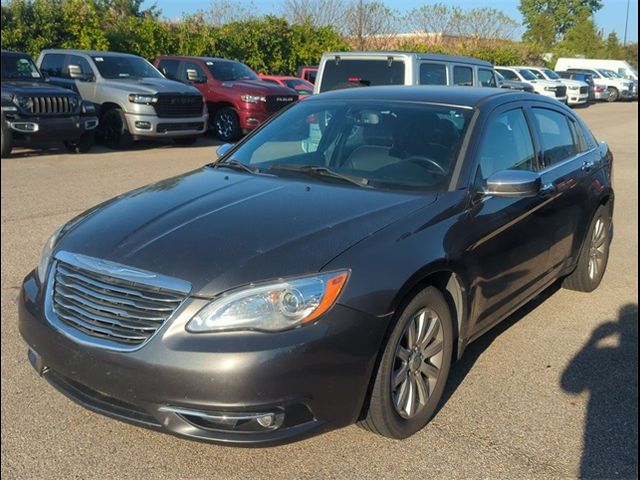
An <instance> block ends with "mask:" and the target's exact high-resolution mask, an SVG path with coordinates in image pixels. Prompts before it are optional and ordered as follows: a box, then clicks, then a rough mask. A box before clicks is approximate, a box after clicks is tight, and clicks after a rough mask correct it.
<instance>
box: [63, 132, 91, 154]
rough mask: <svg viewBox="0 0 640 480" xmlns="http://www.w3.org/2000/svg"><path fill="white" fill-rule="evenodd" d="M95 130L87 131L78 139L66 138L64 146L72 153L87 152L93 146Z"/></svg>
mask: <svg viewBox="0 0 640 480" xmlns="http://www.w3.org/2000/svg"><path fill="white" fill-rule="evenodd" d="M94 140H95V132H94V131H93V130H91V131H90V132H85V133H83V134H82V136H81V137H80V138H79V139H78V140H65V141H64V146H65V148H66V149H67V150H68V151H69V152H71V153H87V152H88V151H89V150H91V147H93V142H94Z"/></svg>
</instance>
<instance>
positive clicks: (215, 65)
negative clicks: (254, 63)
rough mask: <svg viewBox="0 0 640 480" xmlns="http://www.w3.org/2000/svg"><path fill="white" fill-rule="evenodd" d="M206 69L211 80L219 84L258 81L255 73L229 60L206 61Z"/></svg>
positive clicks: (243, 65)
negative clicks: (236, 81)
mask: <svg viewBox="0 0 640 480" xmlns="http://www.w3.org/2000/svg"><path fill="white" fill-rule="evenodd" d="M206 63H207V68H209V71H210V72H211V75H213V78H215V79H216V80H219V81H221V82H232V81H235V80H260V77H258V75H256V72H254V71H253V70H251V69H250V68H249V67H247V66H246V65H245V64H244V63H240V62H233V61H230V60H215V61H207V62H206Z"/></svg>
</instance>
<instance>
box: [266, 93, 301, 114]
mask: <svg viewBox="0 0 640 480" xmlns="http://www.w3.org/2000/svg"><path fill="white" fill-rule="evenodd" d="M296 100H298V96H297V95H269V96H267V111H268V112H277V111H278V110H280V109H282V108H284V107H286V106H287V105H290V104H292V103H293V102H295V101H296Z"/></svg>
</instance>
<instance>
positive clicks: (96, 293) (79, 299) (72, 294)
mask: <svg viewBox="0 0 640 480" xmlns="http://www.w3.org/2000/svg"><path fill="white" fill-rule="evenodd" d="M54 268H55V276H54V281H53V294H52V307H53V311H54V313H55V315H56V317H57V318H58V319H59V320H60V321H61V322H62V323H64V324H65V325H67V326H68V327H71V328H72V329H74V330H76V331H78V332H81V333H82V334H84V335H86V336H89V337H93V338H95V339H102V340H107V341H110V342H115V343H117V344H120V345H123V346H125V347H131V348H133V347H136V346H139V345H141V344H143V343H144V342H146V341H147V340H148V339H149V338H150V337H151V336H152V335H153V334H154V333H155V332H156V331H157V330H158V328H160V326H161V325H162V324H163V323H164V322H165V321H166V320H167V319H168V318H169V317H170V316H171V315H172V314H173V313H174V312H175V310H176V309H177V308H178V306H179V305H180V304H181V303H182V301H183V300H184V298H185V297H184V296H183V295H181V294H178V293H175V292H168V291H161V290H159V289H157V288H155V287H152V286H149V285H144V284H140V283H133V282H128V281H125V280H121V279H118V278H113V277H108V276H105V275H102V274H100V273H96V272H92V271H89V270H85V269H82V268H78V267H77V266H74V265H71V264H68V263H65V262H62V261H58V262H56V264H55V267H54Z"/></svg>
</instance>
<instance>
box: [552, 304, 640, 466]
mask: <svg viewBox="0 0 640 480" xmlns="http://www.w3.org/2000/svg"><path fill="white" fill-rule="evenodd" d="M560 385H561V387H562V389H563V390H564V391H566V392H568V393H571V394H580V393H583V392H587V394H588V395H589V404H588V407H587V413H586V418H585V427H584V447H583V450H582V461H581V466H580V478H638V305H636V304H628V305H625V306H624V307H622V308H621V309H620V311H619V313H618V318H617V319H616V320H612V321H607V322H605V323H602V324H601V325H599V326H598V327H597V328H595V329H594V330H593V332H592V334H591V338H590V339H589V340H588V341H587V343H586V344H585V345H584V346H583V347H582V349H581V350H580V351H579V352H578V353H577V354H576V355H575V356H574V357H573V359H572V360H571V362H570V363H569V365H567V367H566V369H565V371H564V373H563V375H562V378H561V380H560Z"/></svg>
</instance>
